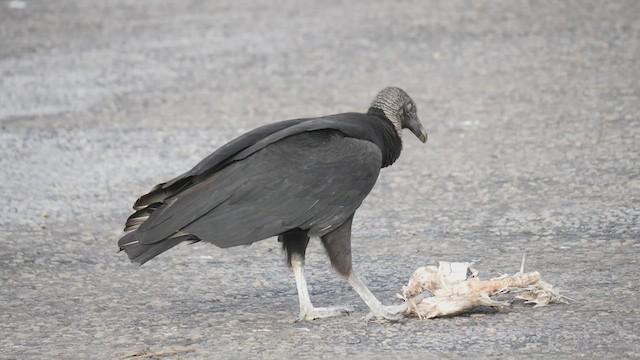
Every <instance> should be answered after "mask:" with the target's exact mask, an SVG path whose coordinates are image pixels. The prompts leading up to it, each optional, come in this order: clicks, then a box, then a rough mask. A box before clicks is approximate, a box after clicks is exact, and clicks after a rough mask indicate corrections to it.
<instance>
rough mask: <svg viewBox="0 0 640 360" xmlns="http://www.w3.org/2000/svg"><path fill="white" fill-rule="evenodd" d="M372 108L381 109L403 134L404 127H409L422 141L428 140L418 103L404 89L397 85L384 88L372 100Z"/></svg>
mask: <svg viewBox="0 0 640 360" xmlns="http://www.w3.org/2000/svg"><path fill="white" fill-rule="evenodd" d="M371 108H373V109H377V110H381V111H382V112H383V113H384V115H385V116H386V117H387V119H389V120H390V121H391V123H392V124H393V126H394V127H395V128H396V131H397V132H398V136H400V135H402V129H409V130H411V132H412V133H414V134H415V135H416V136H417V137H418V139H420V141H422V142H423V143H424V142H427V132H426V131H425V130H424V128H423V127H422V124H421V123H420V119H418V114H417V110H418V109H416V104H415V103H414V102H413V100H412V99H411V97H409V95H407V93H406V92H404V90H402V89H400V88H397V87H387V88H384V89H382V90H381V91H380V92H379V93H378V95H376V97H375V98H374V99H373V101H372V102H371Z"/></svg>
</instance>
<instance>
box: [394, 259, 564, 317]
mask: <svg viewBox="0 0 640 360" xmlns="http://www.w3.org/2000/svg"><path fill="white" fill-rule="evenodd" d="M522 261H523V263H522V266H521V268H520V272H518V273H516V274H515V275H513V276H509V275H503V276H501V277H498V278H493V279H489V280H480V278H478V272H477V271H476V270H475V269H473V268H472V267H471V265H472V264H471V263H456V262H445V261H441V262H440V264H439V266H438V267H435V266H426V267H421V268H418V269H416V271H414V273H413V274H412V275H411V278H410V279H409V283H408V284H407V285H406V286H403V287H402V295H400V294H398V297H400V298H402V299H404V300H405V301H406V302H407V305H408V306H407V310H406V314H407V315H414V316H418V317H419V318H427V319H430V318H435V317H441V316H453V315H457V314H460V313H463V312H467V311H469V310H472V309H474V308H476V307H479V306H491V307H495V308H500V307H504V306H508V305H509V303H508V302H502V301H495V300H493V299H491V296H494V295H497V294H515V295H516V296H515V299H522V300H525V304H535V306H534V307H540V306H546V305H548V304H551V303H566V297H563V296H561V295H560V294H559V293H558V292H557V291H556V290H554V289H553V286H552V285H551V284H549V283H547V282H544V281H542V280H541V279H540V273H539V272H537V271H534V272H529V273H524V256H523V260H522ZM425 295H427V296H429V295H430V297H426V296H425Z"/></svg>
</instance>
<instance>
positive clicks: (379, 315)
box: [364, 303, 407, 321]
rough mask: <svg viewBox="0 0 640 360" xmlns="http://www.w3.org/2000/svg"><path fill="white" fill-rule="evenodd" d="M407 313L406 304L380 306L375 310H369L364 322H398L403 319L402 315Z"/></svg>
mask: <svg viewBox="0 0 640 360" xmlns="http://www.w3.org/2000/svg"><path fill="white" fill-rule="evenodd" d="M406 311H407V305H406V303H403V304H399V305H381V306H380V307H378V308H377V309H375V310H371V311H370V312H369V314H367V316H365V317H364V319H365V320H367V321H369V320H373V319H375V320H388V321H399V320H401V319H402V318H404V314H405V312H406Z"/></svg>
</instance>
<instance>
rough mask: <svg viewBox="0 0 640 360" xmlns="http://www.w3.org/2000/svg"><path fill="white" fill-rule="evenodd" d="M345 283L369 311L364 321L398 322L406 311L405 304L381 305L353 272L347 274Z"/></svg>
mask: <svg viewBox="0 0 640 360" xmlns="http://www.w3.org/2000/svg"><path fill="white" fill-rule="evenodd" d="M347 281H349V284H351V286H352V287H353V289H354V290H355V291H356V292H357V293H358V295H360V297H361V298H362V300H364V302H365V304H367V306H368V307H369V309H371V312H370V313H369V314H368V315H367V316H366V319H371V318H374V317H375V318H377V319H386V320H400V319H402V318H403V317H404V313H405V311H406V310H407V306H406V304H400V305H382V303H381V302H380V301H379V300H378V299H377V298H376V297H375V296H374V295H373V294H372V293H371V291H369V288H367V286H366V285H365V284H364V283H363V282H362V280H360V278H359V277H358V276H357V275H356V274H355V273H354V272H353V271H351V273H349V276H348V277H347Z"/></svg>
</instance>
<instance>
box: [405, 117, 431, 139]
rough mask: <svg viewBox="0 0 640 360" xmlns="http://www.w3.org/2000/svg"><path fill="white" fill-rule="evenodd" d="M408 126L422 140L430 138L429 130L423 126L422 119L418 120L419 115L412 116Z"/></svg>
mask: <svg viewBox="0 0 640 360" xmlns="http://www.w3.org/2000/svg"><path fill="white" fill-rule="evenodd" d="M407 128H409V130H411V132H412V133H413V134H414V135H415V136H417V137H418V139H420V141H422V142H423V143H426V142H427V139H428V138H429V137H428V136H427V131H426V130H425V129H424V127H422V124H421V123H420V120H418V117H411V120H409V124H408V126H407Z"/></svg>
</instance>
